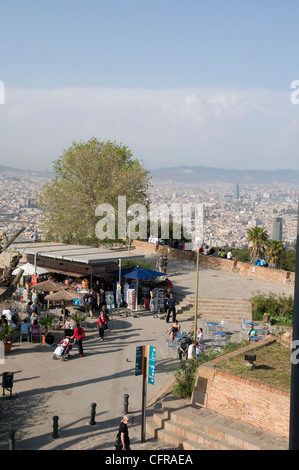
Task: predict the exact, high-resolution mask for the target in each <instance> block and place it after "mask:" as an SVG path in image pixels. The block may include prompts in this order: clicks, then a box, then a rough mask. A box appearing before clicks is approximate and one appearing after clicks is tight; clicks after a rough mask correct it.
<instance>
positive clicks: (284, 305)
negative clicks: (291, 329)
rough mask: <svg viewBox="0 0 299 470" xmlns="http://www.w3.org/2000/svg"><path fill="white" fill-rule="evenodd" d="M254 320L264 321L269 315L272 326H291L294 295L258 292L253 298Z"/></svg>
mask: <svg viewBox="0 0 299 470" xmlns="http://www.w3.org/2000/svg"><path fill="white" fill-rule="evenodd" d="M251 305H252V319H253V320H254V321H262V320H263V315H264V314H266V313H268V314H269V315H270V321H271V323H272V324H280V325H285V326H291V325H292V323H293V309H294V298H293V296H292V295H289V296H286V295H285V294H275V293H274V292H269V294H264V293H261V292H260V291H258V292H257V294H256V295H254V296H253V297H252V298H251Z"/></svg>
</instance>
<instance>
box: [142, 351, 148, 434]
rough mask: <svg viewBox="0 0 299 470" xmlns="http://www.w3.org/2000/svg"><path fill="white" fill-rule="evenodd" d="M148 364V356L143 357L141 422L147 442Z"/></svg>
mask: <svg viewBox="0 0 299 470" xmlns="http://www.w3.org/2000/svg"><path fill="white" fill-rule="evenodd" d="M146 366H147V357H146V355H144V358H143V377H142V422H141V442H145V420H146Z"/></svg>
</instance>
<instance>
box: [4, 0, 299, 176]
mask: <svg viewBox="0 0 299 470" xmlns="http://www.w3.org/2000/svg"><path fill="white" fill-rule="evenodd" d="M0 17H1V28H0V58H1V60H0V81H2V82H3V84H4V87H5V90H3V89H2V91H1V86H0V102H1V93H2V94H4V95H5V103H4V104H0V164H3V165H9V166H14V167H21V168H25V167H27V168H30V169H38V170H42V169H49V170H51V169H52V162H53V160H55V159H56V158H58V157H59V156H60V155H61V153H62V151H63V149H65V148H67V147H68V146H69V145H71V143H72V141H85V140H88V139H89V138H91V137H96V138H98V139H99V140H106V139H109V140H112V141H116V142H118V143H123V144H124V145H127V146H128V147H129V148H130V149H131V151H132V152H133V154H134V156H135V157H137V158H140V159H142V160H143V161H144V163H145V165H146V166H147V168H149V169H151V168H159V167H161V166H164V167H165V166H176V165H181V164H184V165H204V166H211V167H221V168H238V169H254V168H255V169H281V168H284V169H287V168H288V169H296V170H299V158H298V149H299V104H293V103H292V102H291V99H290V98H291V93H293V92H294V90H292V89H291V83H292V82H293V81H295V80H299V61H298V56H299V54H298V52H299V33H298V31H299V28H298V18H299V2H297V1H296V0H259V1H257V0H251V1H250V2H245V1H242V0H227V1H224V0H210V1H209V2H207V1H202V0H185V1H184V2H182V1H177V0H159V1H157V0H151V1H147V0H138V1H137V0H126V1H124V0H109V1H108V0H107V1H102V0H84V1H83V0H60V1H57V0H51V1H48V0H43V1H40V0H35V1H34V0H26V1H24V0H12V1H11V2H2V3H1V5H0ZM298 85H299V82H298ZM297 98H298V101H299V86H298V93H297Z"/></svg>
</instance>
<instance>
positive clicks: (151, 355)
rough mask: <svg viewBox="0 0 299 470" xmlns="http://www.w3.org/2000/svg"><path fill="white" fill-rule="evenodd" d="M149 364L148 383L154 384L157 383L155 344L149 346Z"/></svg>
mask: <svg viewBox="0 0 299 470" xmlns="http://www.w3.org/2000/svg"><path fill="white" fill-rule="evenodd" d="M147 364H148V368H147V375H148V383H151V384H152V385H153V384H154V383H155V380H154V377H155V373H156V348H155V347H154V346H149V347H148V358H147Z"/></svg>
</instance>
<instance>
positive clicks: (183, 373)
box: [172, 340, 248, 398]
mask: <svg viewBox="0 0 299 470" xmlns="http://www.w3.org/2000/svg"><path fill="white" fill-rule="evenodd" d="M247 344H248V343H247V340H245V341H244V343H243V344H241V345H240V344H238V343H232V342H228V343H227V344H226V345H225V347H223V348H221V350H215V349H211V348H210V349H206V350H205V351H204V352H203V354H202V355H201V356H200V359H198V358H195V359H192V360H187V361H185V360H183V361H181V362H180V365H179V367H178V369H177V370H176V371H175V374H174V376H175V379H176V381H175V384H174V386H173V389H172V393H173V394H174V395H175V396H176V397H178V398H190V397H191V395H192V392H193V389H194V385H195V380H196V372H197V369H198V367H199V365H200V364H203V363H205V362H209V361H211V360H212V359H215V358H216V357H219V356H222V355H224V354H228V353H230V352H232V351H235V350H236V349H239V348H240V347H243V346H245V345H247Z"/></svg>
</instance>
